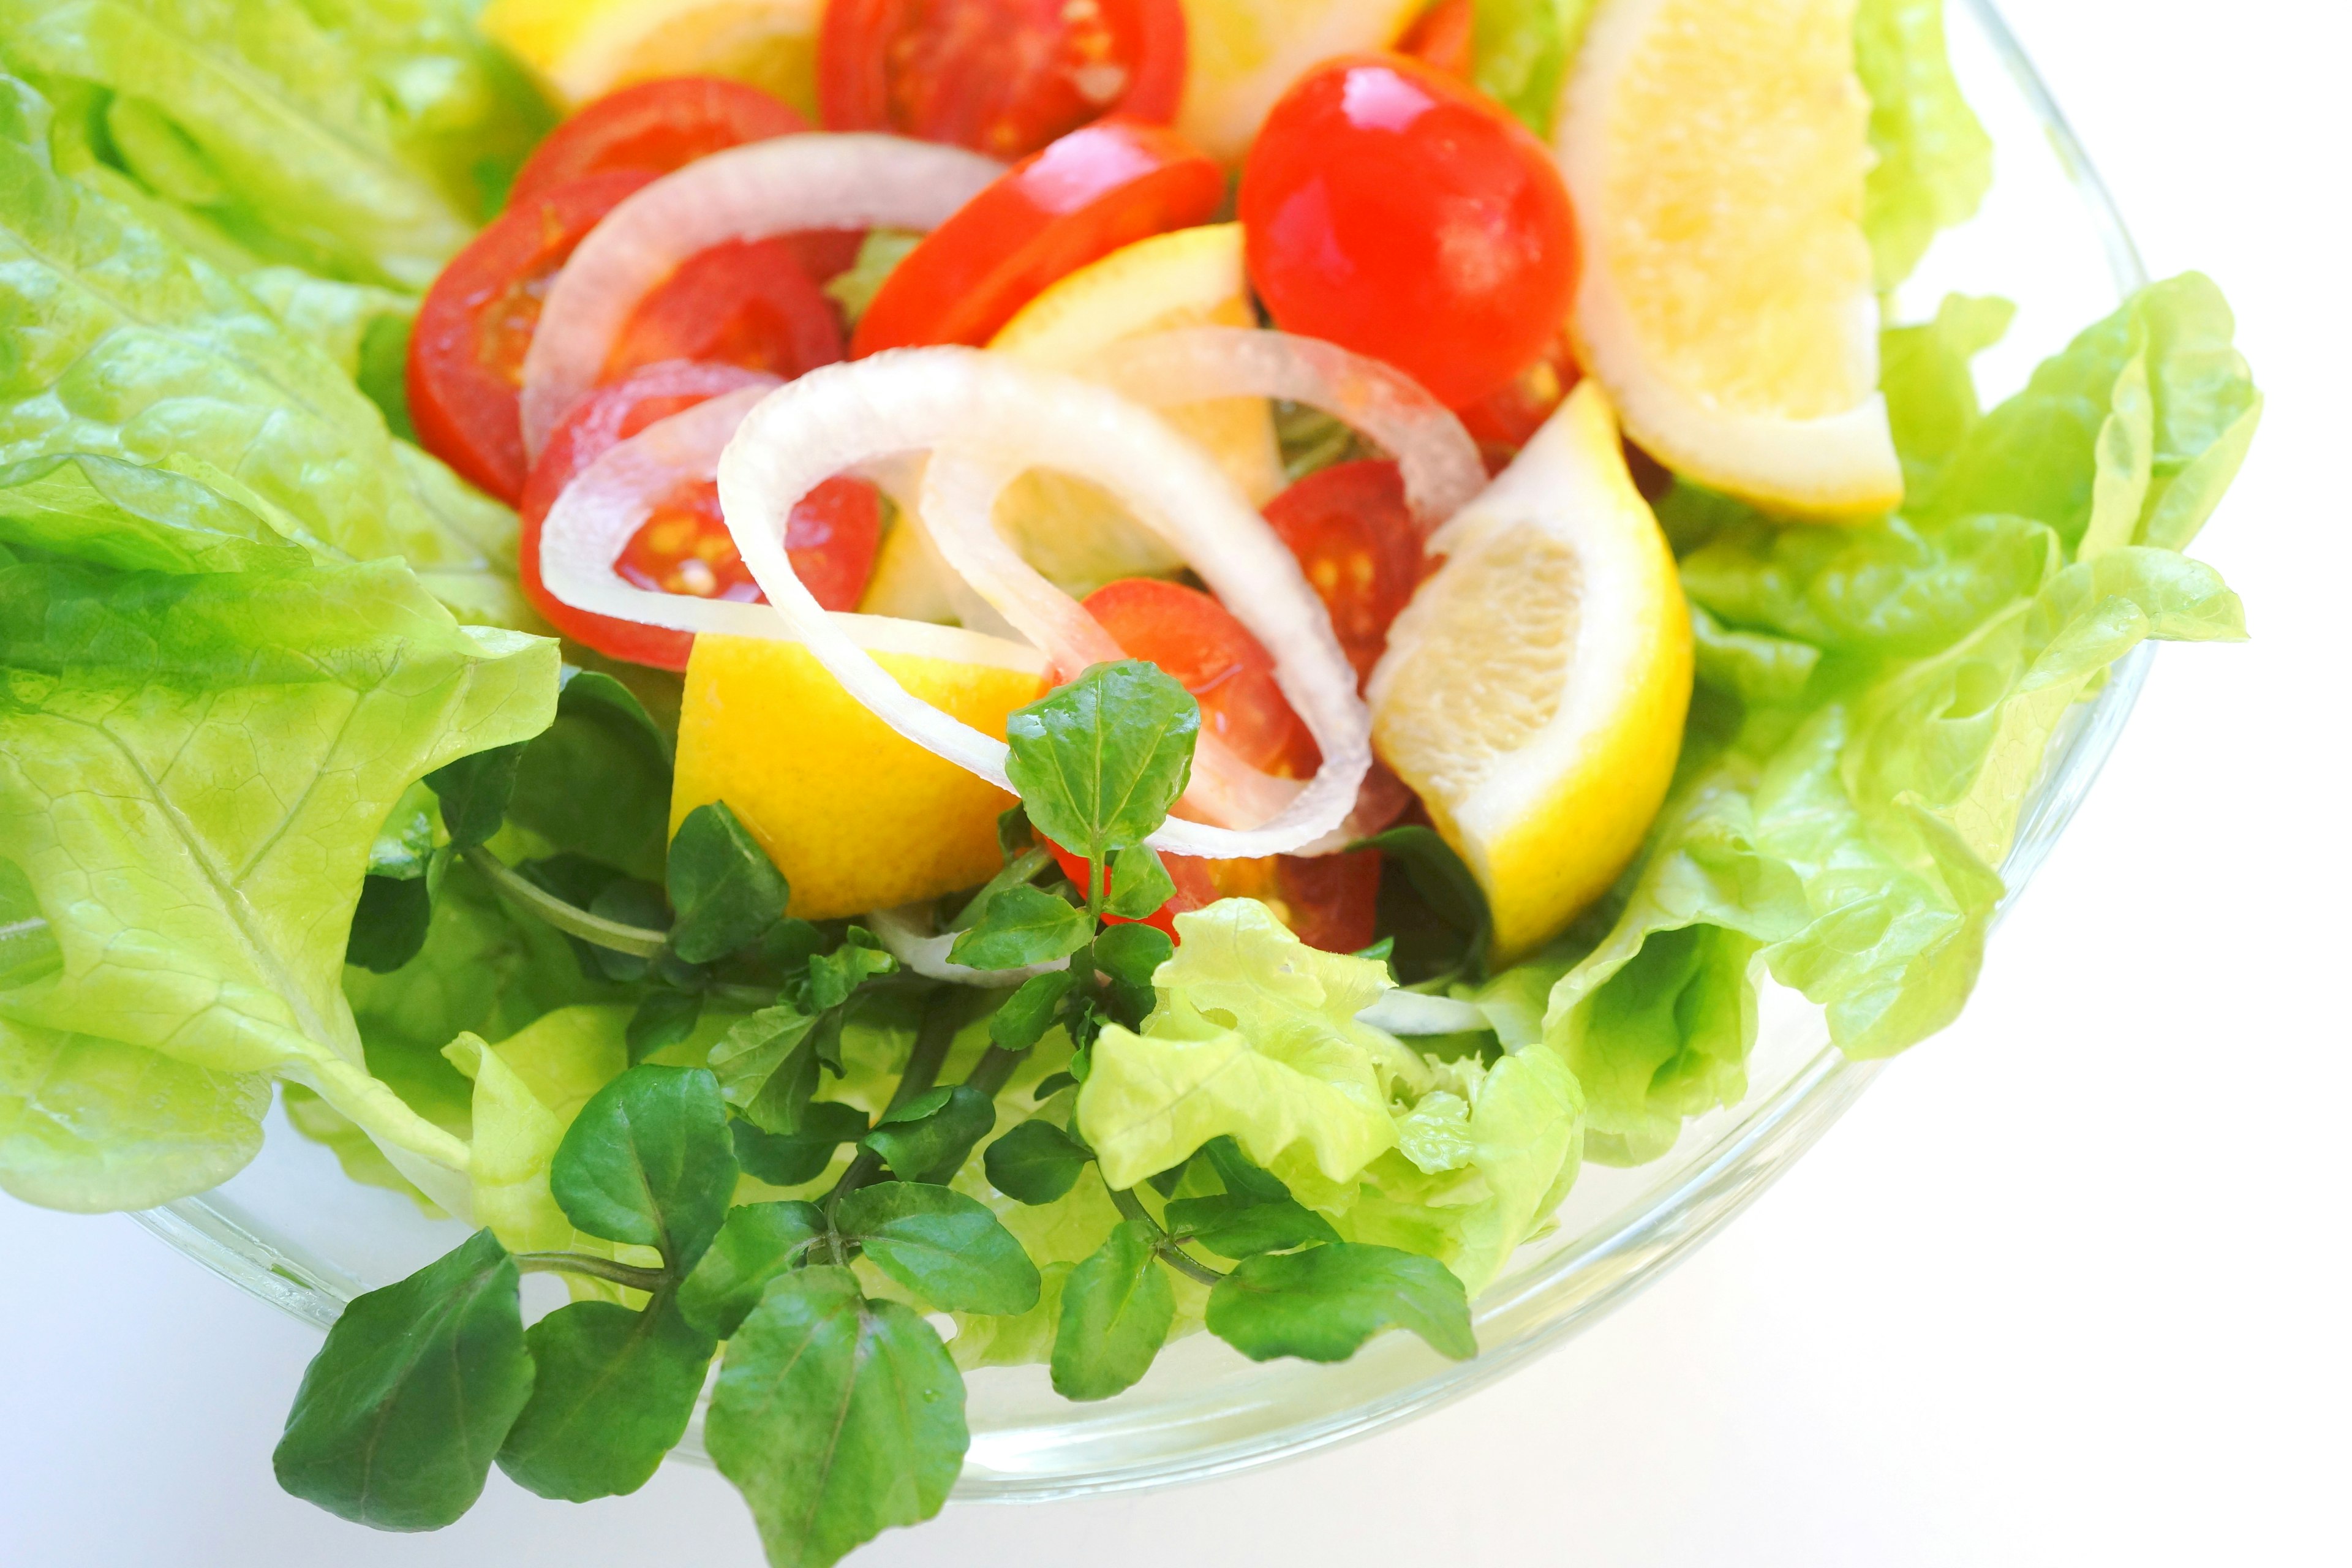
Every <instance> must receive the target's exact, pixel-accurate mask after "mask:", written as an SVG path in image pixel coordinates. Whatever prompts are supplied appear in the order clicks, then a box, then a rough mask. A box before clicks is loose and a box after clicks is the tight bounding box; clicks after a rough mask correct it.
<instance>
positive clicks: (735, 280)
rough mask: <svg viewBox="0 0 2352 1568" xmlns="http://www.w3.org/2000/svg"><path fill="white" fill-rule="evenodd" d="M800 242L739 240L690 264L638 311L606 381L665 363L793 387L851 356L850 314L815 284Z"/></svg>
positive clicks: (793, 238) (792, 238)
mask: <svg viewBox="0 0 2352 1568" xmlns="http://www.w3.org/2000/svg"><path fill="white" fill-rule="evenodd" d="M799 238H800V237H799V236H797V235H782V236H778V237H775V238H772V239H761V240H752V241H748V242H747V241H744V240H730V241H729V242H728V243H726V244H724V245H714V246H712V247H710V248H709V249H708V250H705V251H702V252H700V253H698V254H697V255H694V256H689V257H688V258H686V260H684V261H683V262H681V263H679V265H678V268H677V271H675V272H673V273H671V274H670V275H669V277H667V279H663V280H662V282H661V283H660V284H658V285H656V287H655V289H653V291H652V292H650V293H648V294H647V295H646V297H645V298H644V299H643V300H639V301H638V303H637V308H636V310H635V311H633V312H632V313H631V314H630V317H629V321H628V324H627V325H626V326H625V327H624V328H622V329H621V331H620V334H619V335H618V336H617V337H615V338H614V342H613V349H612V353H610V354H609V355H608V356H607V357H606V359H605V361H604V376H603V379H604V381H606V382H613V381H617V380H619V379H621V378H622V377H623V376H625V375H627V374H629V373H630V372H631V371H634V370H639V369H642V368H643V367H645V366H646V365H649V364H659V363H662V362H664V361H666V360H700V361H704V362H706V363H716V364H735V365H741V366H743V367H744V368H745V369H747V370H760V371H766V372H767V373H768V374H771V375H774V376H780V377H782V379H784V380H786V381H790V380H792V379H793V377H794V376H797V375H802V374H806V373H807V372H809V371H812V370H814V369H815V368H816V367H817V366H819V365H821V364H831V363H834V362H835V361H836V360H838V359H840V358H841V356H842V350H843V346H844V345H843V342H842V332H841V316H840V313H839V312H838V311H837V310H835V309H834V305H833V301H832V300H828V299H826V298H825V296H824V292H823V291H822V290H820V289H818V288H817V286H816V285H815V284H814V283H812V282H810V281H809V277H808V274H807V272H806V271H804V270H803V268H802V267H801V263H800V258H799V246H798V243H797V242H798V240H799Z"/></svg>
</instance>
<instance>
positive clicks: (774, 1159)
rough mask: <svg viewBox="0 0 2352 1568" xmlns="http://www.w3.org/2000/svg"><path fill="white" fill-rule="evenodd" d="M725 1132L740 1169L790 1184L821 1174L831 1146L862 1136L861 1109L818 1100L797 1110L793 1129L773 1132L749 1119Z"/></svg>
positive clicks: (770, 1181)
mask: <svg viewBox="0 0 2352 1568" xmlns="http://www.w3.org/2000/svg"><path fill="white" fill-rule="evenodd" d="M730 1131H732V1133H733V1134H734V1138H735V1163H737V1164H738V1165H740V1166H741V1167H742V1168H743V1171H744V1173H746V1174H748V1175H752V1176H757V1177H758V1178H759V1179H760V1180H761V1181H763V1182H765V1183H767V1184H769V1185H770V1186H772V1187H796V1186H798V1185H800V1184H802V1183H803V1182H813V1181H814V1180H816V1179H817V1177H819V1176H821V1175H823V1174H824V1168H825V1167H826V1166H827V1165H829V1164H831V1163H833V1152H834V1151H835V1149H838V1148H839V1147H841V1145H843V1144H844V1143H855V1142H857V1140H859V1139H860V1138H863V1137H865V1136H866V1113H865V1112H864V1111H862V1110H858V1109H857V1108H856V1106H854V1105H844V1104H842V1103H840V1102H839V1101H837V1100H818V1101H815V1102H814V1103H813V1104H811V1105H808V1106H806V1107H805V1108H803V1110H802V1111H801V1118H800V1130H799V1131H796V1132H793V1133H790V1134H783V1135H779V1134H777V1133H773V1132H769V1131H764V1130H763V1129H761V1127H760V1125H759V1124H758V1123H757V1122H754V1121H737V1122H736V1123H735V1125H734V1126H733V1127H732V1128H731V1129H730Z"/></svg>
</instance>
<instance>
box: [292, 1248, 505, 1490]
mask: <svg viewBox="0 0 2352 1568" xmlns="http://www.w3.org/2000/svg"><path fill="white" fill-rule="evenodd" d="M531 1376H532V1371H531V1361H530V1352H528V1351H526V1350H525V1349H524V1347H523V1331H522V1309H521V1300H520V1275H519V1274H518V1273H517V1271H516V1269H515V1263H514V1259H513V1258H510V1257H509V1256H508V1255H507V1249H506V1248H505V1247H501V1246H499V1240H498V1237H494V1236H492V1235H491V1234H490V1233H489V1232H488V1231H487V1230H483V1231H477V1232H475V1234H474V1235H473V1236H472V1237H470V1238H469V1239H468V1240H467V1241H466V1243H465V1244H464V1245H463V1246H461V1247H458V1248H457V1250H456V1251H454V1252H451V1253H449V1254H448V1255H447V1256H446V1257H444V1258H440V1259H438V1260H437V1261H436V1262H433V1263H428V1264H426V1265H425V1267H424V1268H420V1269H418V1270H417V1271H416V1272H415V1273H414V1274H412V1275H410V1276H409V1277H408V1278H407V1279H403V1280H402V1281H400V1282H399V1283H398V1284H396V1285H387V1286H385V1287H384V1288H383V1289H381V1290H371V1291H369V1292H368V1293H367V1294H366V1295H364V1296H361V1297H359V1298H357V1299H356V1300H353V1301H352V1304H351V1305H350V1306H348V1307H346V1308H344V1309H343V1315H342V1316H341V1318H339V1319H337V1320H336V1321H335V1326H334V1327H333V1328H331V1329H330V1330H328V1331H327V1342H326V1344H325V1345H324V1346H322V1347H321V1348H320V1352H319V1353H318V1355H317V1356H316V1357H314V1358H313V1359H312V1360H311V1363H310V1369H309V1370H308V1371H306V1372H304V1373H303V1374H302V1386H301V1387H300V1389H299V1390H298V1391H297V1392H296V1393H295V1395H294V1408H293V1411H292V1413H291V1414H289V1415H288V1416H287V1419H286V1435H285V1436H283V1437H281V1438H279V1439H278V1450H277V1452H276V1454H275V1455H274V1456H272V1463H273V1464H274V1465H275V1466H276V1468H277V1471H278V1485H279V1486H281V1487H283V1488H285V1489H287V1490H288V1491H289V1492H291V1493H293V1494H294V1495H295V1496H296V1497H299V1498H301V1499H303V1500H305V1501H308V1502H314V1503H316V1504H318V1505H319V1506H320V1508H323V1509H325V1510H327V1511H328V1512H330V1513H332V1514H336V1515H338V1516H340V1517H341V1518H344V1519H348V1520H351V1521H354V1522H356V1523H360V1524H365V1525H370V1526H373V1528H375V1529H377V1530H438V1529H440V1528H441V1527H442V1526H443V1525H445V1524H448V1523H451V1522H452V1521H455V1520H457V1518H458V1517H459V1516H460V1515H461V1514H463V1513H464V1512H465V1511H466V1510H467V1509H469V1508H471V1507H472V1506H473V1505H474V1500H475V1499H476V1498H478V1497H479V1496H481V1495H482V1483H483V1482H484V1481H485V1480H486V1479H488V1476H489V1473H490V1458H491V1456H493V1455H494V1454H496V1453H497V1452H498V1450H499V1444H500V1443H502V1442H504V1441H505V1440H506V1435H507V1429H508V1428H509V1427H510V1426H513V1425H514V1419H515V1416H516V1415H518V1414H520V1411H521V1410H522V1408H523V1405H525V1404H526V1403H527V1402H528V1401H529V1400H530V1385H531Z"/></svg>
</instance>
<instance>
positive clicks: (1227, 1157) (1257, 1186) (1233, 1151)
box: [1201, 1132, 1290, 1204]
mask: <svg viewBox="0 0 2352 1568" xmlns="http://www.w3.org/2000/svg"><path fill="white" fill-rule="evenodd" d="M1201 1152H1202V1154H1204V1155H1206V1156H1207V1157H1208V1161H1209V1165H1210V1168H1211V1169H1213V1170H1214V1171H1215V1172H1216V1173H1217V1179H1218V1180H1219V1181H1221V1182H1223V1183H1224V1184H1225V1191H1227V1192H1229V1193H1231V1194H1234V1196H1235V1197H1240V1198H1249V1199H1251V1200H1253V1201H1255V1202H1257V1203H1266V1204H1270V1203H1279V1202H1280V1201H1281V1200H1282V1199H1284V1198H1286V1197H1288V1196H1289V1195H1290V1189H1289V1188H1288V1187H1286V1186H1285V1185H1283V1183H1282V1178H1281V1177H1279V1176H1276V1175H1275V1174H1273V1173H1270V1172H1268V1171H1265V1170H1263V1169H1261V1168H1260V1167H1259V1166H1258V1165H1257V1164H1255V1163H1254V1162H1252V1161H1251V1159H1250V1157H1249V1156H1248V1155H1246V1154H1244V1153H1243V1152H1242V1146H1241V1144H1240V1143H1239V1142H1236V1141H1235V1139H1234V1135H1233V1134H1232V1133H1230V1132H1227V1133H1223V1134H1222V1135H1220V1136H1218V1137H1215V1138H1212V1139H1210V1140H1209V1141H1208V1142H1206V1143H1203V1144H1202V1145H1201Z"/></svg>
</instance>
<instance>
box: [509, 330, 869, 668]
mask: <svg viewBox="0 0 2352 1568" xmlns="http://www.w3.org/2000/svg"><path fill="white" fill-rule="evenodd" d="M759 379H760V378H759V377H758V376H757V375H756V374H752V373H751V372H750V371H746V370H742V369H740V368H738V367H736V366H732V365H719V364H694V363H668V364H657V365H652V366H649V367H647V368H646V369H645V370H642V371H639V372H638V373H637V374H635V375H633V376H631V377H629V378H628V379H627V380H625V381H622V382H619V383H616V384H613V385H610V386H605V387H601V388H599V389H598V390H597V391H595V392H593V393H591V394H590V395H588V397H587V398H586V399H585V400H584V401H583V402H582V404H581V405H580V406H579V407H578V408H576V409H574V410H572V414H571V416H569V417H568V418H566V419H565V420H564V422H563V423H562V425H560V426H557V427H556V431H555V434H554V435H553V436H552V437H550V438H549V440H548V443H547V449H546V450H545V451H543V452H541V454H540V457H539V461H538V463H536V464H535V465H533V467H532V468H531V471H530V481H529V482H528V483H527V484H526V485H525V486H524V487H523V494H522V505H521V514H522V538H521V549H520V554H521V576H522V586H523V592H524V593H525V594H526V595H529V596H530V601H531V603H532V604H534V605H537V606H538V607H539V611H540V613H541V615H543V616H546V617H547V618H548V620H549V621H550V622H551V623H553V625H554V626H555V627H556V629H557V630H558V631H561V632H562V633H563V635H564V636H566V637H572V638H574V639H575V640H577V641H580V642H583V643H586V644H587V645H588V646H589V647H593V648H594V649H595V650H596V651H597V652H599V653H603V654H607V655H610V656H611V657H612V658H625V659H628V660H630V661H631V662H633V663H636V664H649V665H653V666H656V668H662V669H684V668H686V658H687V655H688V653H689V652H691V651H692V649H693V647H694V637H693V635H692V634H691V633H688V632H680V631H672V630H670V629H669V628H668V627H666V626H645V625H642V624H640V623H638V622H636V621H630V620H623V619H621V618H619V617H617V616H599V615H592V614H590V613H589V612H588V611H585V610H579V609H574V608H573V607H572V606H571V605H567V604H565V603H563V602H562V600H560V599H558V598H556V597H555V596H554V595H552V594H550V593H549V592H548V591H547V585H546V584H545V583H544V581H543V580H542V579H541V576H540V570H539V539H540V530H541V526H542V525H543V524H544V523H545V522H546V521H547V514H548V511H549V510H550V509H551V508H552V507H553V506H554V505H555V502H556V499H557V498H558V497H559V496H561V495H562V493H563V487H564V486H566V485H568V484H570V483H571V482H572V476H573V475H575V474H577V473H578V472H579V471H580V470H581V469H583V468H586V467H587V466H588V465H589V464H590V463H593V462H594V461H595V460H596V459H597V458H600V457H602V456H604V453H605V452H607V451H609V450H611V449H612V448H613V447H614V446H615V445H616V444H618V443H619V442H622V441H625V440H626V439H628V437H632V436H634V435H635V434H636V433H637V432H638V431H640V430H643V429H644V428H645V427H646V426H648V425H651V424H653V423H654V422H655V421H656V420H659V419H667V418H668V417H669V416H671V415H673V414H677V413H682V412H684V411H685V410H686V409H688V408H691V407H693V406H694V405H696V404H698V403H701V402H703V401H705V400H706V399H709V398H712V397H716V396H719V395H720V394H722V393H727V392H733V391H735V390H737V389H738V388H740V387H744V386H749V385H752V384H756V383H757V382H758V381H759ZM881 532H882V514H881V502H880V500H879V498H877V496H876V494H875V492H874V487H873V486H871V485H869V484H867V483H866V482H865V481H864V480H862V479H846V478H844V479H827V480H826V481H825V482H824V484H822V485H819V486H818V487H817V488H816V489H814V490H811V491H810V492H809V493H808V495H807V496H806V497H805V498H803V500H802V501H801V502H800V504H799V505H797V506H795V507H793V511H792V516H791V518H790V519H789V520H787V521H786V524H785V531H784V545H785V549H786V551H787V552H789V553H790V554H791V556H792V560H793V570H794V571H795V572H797V573H799V574H800V577H801V581H802V582H803V583H805V584H808V586H809V591H810V592H811V593H812V594H814V595H816V599H817V602H818V603H819V604H821V605H824V607H825V608H826V609H829V610H846V609H852V608H854V607H856V603H857V599H858V596H859V595H861V594H863V593H864V592H865V591H866V578H867V577H869V576H870V575H872V574H873V571H874V554H875V550H876V547H877V545H878V544H879V543H880V542H881ZM614 570H615V571H616V572H617V573H618V574H620V575H621V576H623V577H624V578H626V579H627V580H628V581H630V582H632V583H635V584H637V585H638V586H639V587H642V588H656V589H660V590H662V591H665V592H668V593H690V594H700V595H705V596H708V597H711V598H722V599H745V600H752V601H757V600H758V599H760V598H761V593H760V590H759V585H758V584H755V583H753V582H752V581H751V574H750V573H749V572H747V571H746V570H745V569H744V566H743V563H742V558H741V557H740V555H738V554H737V553H736V552H735V542H734V540H733V539H732V538H731V537H730V535H729V534H728V532H727V525H726V523H725V521H723V520H722V518H721V516H720V513H719V490H718V487H717V486H716V485H715V484H712V483H710V482H709V481H708V480H704V481H700V482H688V483H687V484H683V485H680V486H679V487H678V489H677V491H676V492H675V493H673V494H672V495H671V496H669V497H668V498H667V499H666V500H665V501H664V503H663V504H662V506H661V507H660V508H658V509H657V510H656V512H655V513H654V515H653V516H652V517H650V518H648V519H647V520H646V522H645V524H644V526H643V527H641V528H639V529H638V530H637V531H636V534H635V536H634V537H633V538H632V539H631V540H630V541H629V543H628V545H627V547H626V548H625V550H624V551H623V552H622V556H621V559H620V560H619V561H618V562H617V563H615V564H614Z"/></svg>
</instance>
